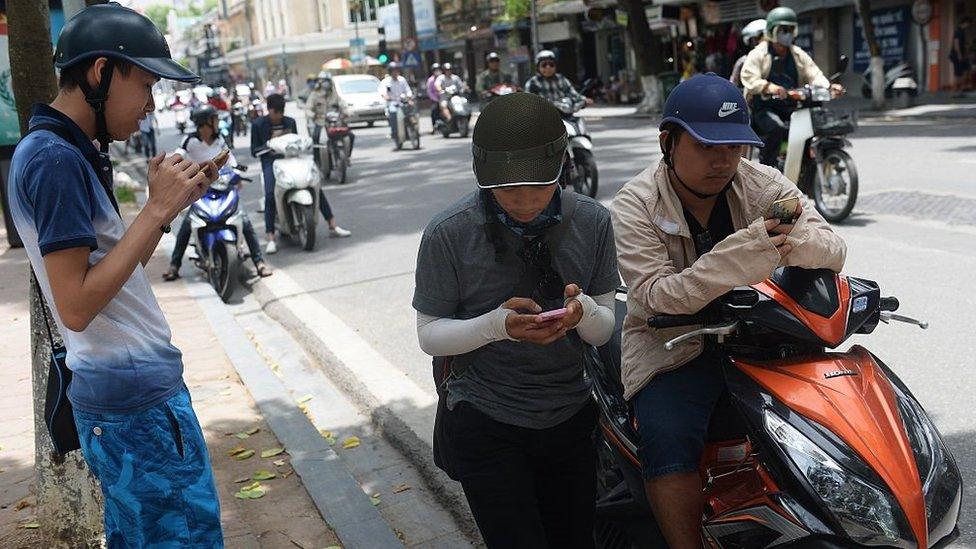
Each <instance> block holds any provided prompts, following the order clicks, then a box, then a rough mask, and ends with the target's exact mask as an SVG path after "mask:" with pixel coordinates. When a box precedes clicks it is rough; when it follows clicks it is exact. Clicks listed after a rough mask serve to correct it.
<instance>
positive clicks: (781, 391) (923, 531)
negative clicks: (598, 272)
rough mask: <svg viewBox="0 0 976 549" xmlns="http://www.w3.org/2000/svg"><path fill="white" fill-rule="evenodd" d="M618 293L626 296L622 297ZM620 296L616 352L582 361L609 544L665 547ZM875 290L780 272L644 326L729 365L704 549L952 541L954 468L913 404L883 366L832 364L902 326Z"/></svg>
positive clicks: (709, 477)
mask: <svg viewBox="0 0 976 549" xmlns="http://www.w3.org/2000/svg"><path fill="white" fill-rule="evenodd" d="M619 291H620V292H623V293H625V292H626V289H623V288H622V289H620V290H619ZM621 297H622V296H618V301H617V303H616V306H617V310H616V316H617V326H616V332H615V334H614V337H613V338H612V339H611V341H610V342H609V343H608V344H606V345H604V346H602V347H600V348H593V347H590V348H588V349H587V350H586V352H585V353H584V356H585V375H586V376H587V377H589V378H590V379H591V380H592V390H593V398H594V399H595V401H596V402H597V405H598V408H599V411H600V413H599V429H598V434H599V436H598V442H597V445H598V448H597V455H598V467H599V471H598V481H597V493H598V498H597V527H596V532H595V535H596V537H597V540H598V544H599V546H601V547H626V548H630V547H641V548H646V547H667V545H666V544H665V542H664V540H663V538H662V537H661V535H660V531H659V529H658V527H657V525H656V523H655V521H654V518H653V514H652V512H651V509H650V507H649V505H648V503H647V499H646V496H645V492H644V482H643V479H642V476H641V470H640V465H639V463H640V459H639V457H638V452H637V448H638V447H639V444H640V442H639V436H638V425H637V422H636V419H635V417H634V414H633V411H632V410H631V408H630V406H629V404H628V402H627V401H626V400H624V398H623V387H622V385H621V382H620V331H621V327H622V324H623V320H624V317H625V316H626V314H627V311H626V304H625V303H624V302H623V301H621ZM898 307H899V303H898V300H897V299H896V298H893V297H881V290H880V288H879V286H878V284H877V283H875V282H872V281H870V280H865V279H860V278H855V277H851V276H845V275H837V274H835V273H833V272H831V271H829V270H804V269H799V268H796V267H786V268H780V269H778V270H777V271H775V273H774V274H773V276H772V277H771V278H770V279H768V280H766V281H764V282H762V283H759V284H756V285H753V286H750V287H742V288H737V289H735V290H733V291H732V292H730V293H729V294H727V295H725V296H724V297H722V298H719V299H718V300H717V302H716V303H714V304H713V306H710V307H709V308H707V309H706V310H705V311H703V312H702V313H699V314H696V315H658V316H654V317H651V318H649V319H647V325H648V327H649V329H656V330H662V331H663V333H665V334H668V333H671V332H668V331H667V330H669V329H672V328H676V327H681V326H698V328H697V329H696V330H694V331H691V332H688V333H685V334H682V335H677V333H675V334H674V335H675V336H676V337H674V339H672V340H670V341H669V342H667V343H666V344H665V348H666V349H668V350H671V349H675V348H678V347H681V346H682V345H683V344H684V343H685V342H688V341H700V340H701V339H702V338H705V339H706V340H707V341H709V342H711V343H713V344H714V345H716V348H717V349H718V350H720V351H721V352H722V353H723V354H725V355H727V357H728V359H727V361H726V362H725V363H724V365H723V366H722V370H723V374H724V377H725V379H726V382H727V386H728V390H727V394H728V402H726V403H725V404H726V405H725V406H723V407H722V409H723V411H724V410H725V409H726V408H728V412H727V413H717V414H716V415H715V416H714V417H713V419H712V424H711V426H710V427H709V431H708V439H707V444H706V447H705V451H704V454H703V457H702V460H701V464H700V466H699V474H700V476H701V479H702V484H703V487H704V491H703V493H702V501H703V507H702V520H701V535H702V541H703V545H704V546H706V547H714V548H722V547H735V548H754V547H755V548H759V547H780V546H783V547H785V546H789V547H809V548H813V547H816V548H840V547H865V546H885V547H902V548H915V547H923V548H933V547H938V548H941V547H945V546H947V545H949V544H950V543H951V542H952V540H953V539H955V538H956V537H957V536H958V535H959V529H958V527H957V524H958V520H959V513H960V506H961V498H962V483H961V477H960V473H959V468H958V467H957V465H956V461H955V459H954V458H953V455H952V453H951V452H950V450H949V448H948V447H947V446H946V444H945V441H944V440H943V439H942V437H941V436H940V434H939V432H938V430H937V429H936V427H935V425H934V424H933V423H932V421H931V419H930V418H929V416H928V415H927V414H926V413H925V410H924V409H923V408H922V406H921V404H920V403H919V402H918V400H917V399H916V398H915V397H914V396H913V395H912V393H911V391H909V389H908V388H907V387H906V386H905V384H904V383H903V382H902V381H901V380H900V379H899V378H898V376H897V375H895V373H894V372H893V371H892V370H891V369H890V368H889V367H888V366H887V365H886V364H885V363H884V362H882V360H881V359H880V358H878V356H876V355H874V354H872V353H871V352H870V351H868V350H867V349H865V348H864V347H861V346H860V345H855V346H854V347H852V348H851V349H850V350H848V351H847V352H828V351H827V348H831V349H834V348H836V347H838V346H839V345H841V344H842V343H843V342H844V341H845V340H846V339H848V338H849V337H851V336H852V335H854V334H870V333H871V332H873V331H874V329H875V328H876V327H877V326H878V324H879V323H881V322H884V323H890V322H895V321H897V322H904V323H908V324H914V325H918V326H920V327H922V328H926V327H927V324H926V323H925V322H922V321H919V320H915V319H912V318H909V317H905V316H901V315H898V314H895V311H896V310H897V309H898Z"/></svg>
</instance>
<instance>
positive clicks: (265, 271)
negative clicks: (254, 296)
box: [255, 261, 274, 278]
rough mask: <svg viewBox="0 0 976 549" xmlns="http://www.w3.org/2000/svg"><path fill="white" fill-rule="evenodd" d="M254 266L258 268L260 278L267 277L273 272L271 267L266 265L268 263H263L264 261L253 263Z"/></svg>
mask: <svg viewBox="0 0 976 549" xmlns="http://www.w3.org/2000/svg"><path fill="white" fill-rule="evenodd" d="M255 267H256V268H257V270H258V276H260V277H261V278H267V277H269V276H271V275H272V274H274V271H272V270H271V267H268V264H267V263H265V262H264V261H262V262H260V263H258V264H257V265H255Z"/></svg>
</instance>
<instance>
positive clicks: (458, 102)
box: [437, 85, 471, 137]
mask: <svg viewBox="0 0 976 549" xmlns="http://www.w3.org/2000/svg"><path fill="white" fill-rule="evenodd" d="M445 106H446V107H447V115H448V118H447V119H446V120H445V119H444V117H443V115H442V116H441V118H440V119H439V120H438V121H437V130H438V131H440V132H441V135H443V136H444V137H450V136H451V134H452V133H455V132H457V133H458V134H460V136H461V137H467V136H468V133H469V131H470V130H469V125H470V122H471V106H470V105H469V104H468V99H467V98H466V97H464V96H463V95H461V90H460V89H458V87H457V86H455V85H451V86H448V87H446V88H444V93H443V94H442V95H441V108H442V109H443V108H444V107H445Z"/></svg>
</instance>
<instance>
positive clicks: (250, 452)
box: [234, 450, 254, 461]
mask: <svg viewBox="0 0 976 549" xmlns="http://www.w3.org/2000/svg"><path fill="white" fill-rule="evenodd" d="M253 455H254V450H244V451H243V452H241V453H239V454H237V455H236V456H234V459H236V460H238V461H243V460H245V459H247V458H249V457H251V456H253Z"/></svg>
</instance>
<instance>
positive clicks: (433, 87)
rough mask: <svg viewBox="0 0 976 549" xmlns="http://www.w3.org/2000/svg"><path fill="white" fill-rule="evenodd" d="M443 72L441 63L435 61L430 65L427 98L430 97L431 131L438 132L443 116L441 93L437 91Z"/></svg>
mask: <svg viewBox="0 0 976 549" xmlns="http://www.w3.org/2000/svg"><path fill="white" fill-rule="evenodd" d="M441 74H442V73H441V64H440V63H434V64H433V65H431V66H430V76H429V77H427V99H430V102H431V107H430V125H431V128H432V129H431V130H430V133H436V132H437V120H438V119H439V118H440V116H441V107H440V105H441V94H439V93H437V77H438V76H440V75H441Z"/></svg>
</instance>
